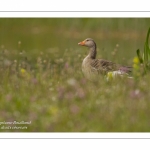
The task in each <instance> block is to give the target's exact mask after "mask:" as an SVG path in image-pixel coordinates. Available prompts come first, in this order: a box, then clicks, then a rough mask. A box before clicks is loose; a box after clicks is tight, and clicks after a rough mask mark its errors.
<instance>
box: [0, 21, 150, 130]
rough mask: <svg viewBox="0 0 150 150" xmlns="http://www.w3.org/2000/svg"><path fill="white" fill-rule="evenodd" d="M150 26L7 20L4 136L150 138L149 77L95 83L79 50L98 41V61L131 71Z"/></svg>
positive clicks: (1, 105) (2, 71)
mask: <svg viewBox="0 0 150 150" xmlns="http://www.w3.org/2000/svg"><path fill="white" fill-rule="evenodd" d="M148 27H149V19H138V18H136V19H132V18H130V19H127V18H126V19H121V18H120V19H115V18H110V19H109V18H93V19H91V18H83V19H79V18H74V19H71V18H64V19H63V18H61V19H60V18H57V19H51V18H47V19H0V31H1V34H0V45H1V47H0V79H1V80H0V114H1V115H0V131H1V132H6V131H7V132H149V131H150V128H149V125H150V117H149V114H150V92H149V85H150V78H149V74H148V73H147V74H145V76H143V77H141V78H139V80H134V79H118V80H117V79H116V80H114V81H113V82H106V80H104V78H103V77H100V78H99V79H98V81H97V82H96V83H95V82H90V81H88V80H87V79H85V78H84V76H83V74H82V71H81V63H82V60H83V58H84V57H85V56H86V54H87V51H86V49H85V50H84V49H83V48H80V47H78V45H77V43H78V42H79V41H81V40H83V39H84V38H87V37H91V38H93V39H95V41H96V42H97V47H98V56H97V57H103V58H106V59H107V58H109V59H110V60H112V61H115V62H119V63H123V64H125V65H132V60H133V57H134V55H135V54H136V51H135V49H137V48H140V49H141V47H142V46H143V42H144V40H145V37H146V32H147V28H148ZM148 33H149V32H148ZM148 36H149V34H148ZM148 36H147V37H148ZM147 39H148V38H147ZM147 44H148V42H147V43H146V46H145V47H146V48H147ZM116 45H117V50H116ZM114 52H115V53H114ZM138 53H139V51H138ZM140 53H141V52H140ZM139 56H141V55H139ZM141 58H142V60H143V62H141V63H143V65H144V64H146V65H148V61H149V59H150V58H149V56H148V58H147V57H146V56H144V58H143V56H141ZM146 60H147V61H146ZM144 61H145V62H144ZM14 121H16V122H19V123H21V122H22V124H15V123H14V124H7V123H8V122H14ZM23 121H24V122H29V124H25V123H23ZM30 121H31V122H30ZM6 122H7V123H6ZM15 126H16V128H15ZM17 127H18V128H17ZM19 127H20V128H19ZM21 127H22V128H21ZM25 127H27V128H25Z"/></svg>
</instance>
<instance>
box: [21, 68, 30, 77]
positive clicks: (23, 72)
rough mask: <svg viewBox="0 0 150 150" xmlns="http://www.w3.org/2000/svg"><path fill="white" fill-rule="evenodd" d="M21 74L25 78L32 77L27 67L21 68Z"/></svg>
mask: <svg viewBox="0 0 150 150" xmlns="http://www.w3.org/2000/svg"><path fill="white" fill-rule="evenodd" d="M20 75H21V76H22V77H23V78H26V79H30V74H29V73H28V72H27V71H26V70H25V69H23V68H21V69H20Z"/></svg>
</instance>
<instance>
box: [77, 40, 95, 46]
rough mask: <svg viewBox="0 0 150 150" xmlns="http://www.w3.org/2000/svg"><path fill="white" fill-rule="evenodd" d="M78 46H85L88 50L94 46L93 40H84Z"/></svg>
mask: <svg viewBox="0 0 150 150" xmlns="http://www.w3.org/2000/svg"><path fill="white" fill-rule="evenodd" d="M78 45H81V46H86V47H89V48H91V47H95V46H96V44H95V42H94V40H93V39H91V38H87V39H85V40H84V41H82V42H79V43H78Z"/></svg>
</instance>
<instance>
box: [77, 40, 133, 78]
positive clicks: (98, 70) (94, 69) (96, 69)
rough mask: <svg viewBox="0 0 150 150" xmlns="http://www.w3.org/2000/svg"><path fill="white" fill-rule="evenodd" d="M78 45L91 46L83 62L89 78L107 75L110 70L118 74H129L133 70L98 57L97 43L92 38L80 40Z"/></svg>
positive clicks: (83, 69) (84, 72) (83, 68)
mask: <svg viewBox="0 0 150 150" xmlns="http://www.w3.org/2000/svg"><path fill="white" fill-rule="evenodd" d="M78 45H81V46H86V47H88V48H89V54H88V55H87V56H86V57H85V58H84V60H83V62H82V72H83V74H84V76H85V77H86V78H88V79H95V76H97V75H99V74H102V75H107V74H108V73H109V72H114V74H116V75H118V74H119V75H128V73H130V72H131V70H132V67H126V66H121V65H118V64H116V63H113V62H111V61H108V60H105V59H96V54H97V51H96V43H95V42H94V40H93V39H91V38H87V39H85V40H84V41H82V42H79V43H78Z"/></svg>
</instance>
